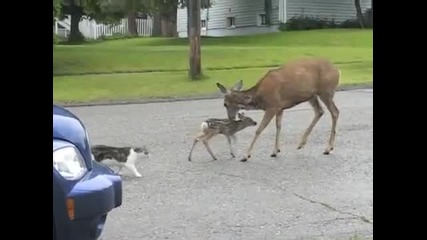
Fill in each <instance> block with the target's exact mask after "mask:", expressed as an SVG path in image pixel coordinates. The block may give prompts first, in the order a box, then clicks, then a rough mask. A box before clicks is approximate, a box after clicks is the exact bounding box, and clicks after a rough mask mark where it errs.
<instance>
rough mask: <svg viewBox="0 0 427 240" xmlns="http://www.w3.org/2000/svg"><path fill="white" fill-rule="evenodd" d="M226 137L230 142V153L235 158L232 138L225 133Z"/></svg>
mask: <svg viewBox="0 0 427 240" xmlns="http://www.w3.org/2000/svg"><path fill="white" fill-rule="evenodd" d="M225 137H226V138H227V142H228V147H229V148H230V154H231V156H232V157H233V158H234V157H235V156H234V153H233V147H232V146H231V138H230V136H227V135H225Z"/></svg>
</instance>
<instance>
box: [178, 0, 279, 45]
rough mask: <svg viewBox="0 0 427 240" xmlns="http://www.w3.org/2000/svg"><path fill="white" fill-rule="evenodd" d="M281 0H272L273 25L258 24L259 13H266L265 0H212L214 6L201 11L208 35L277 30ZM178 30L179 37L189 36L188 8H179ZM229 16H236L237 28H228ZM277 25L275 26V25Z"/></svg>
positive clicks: (245, 33) (244, 33)
mask: <svg viewBox="0 0 427 240" xmlns="http://www.w3.org/2000/svg"><path fill="white" fill-rule="evenodd" d="M279 1H280V0H273V1H272V8H273V9H272V14H271V23H272V25H273V26H270V27H267V26H257V23H258V14H260V13H264V1H263V0H212V7H211V8H210V9H204V10H202V12H201V19H202V20H207V21H206V24H207V26H206V29H202V31H201V34H202V35H207V36H231V35H247V34H256V33H266V32H275V31H277V24H278V23H279ZM177 14H178V21H177V30H178V34H179V37H187V10H186V9H185V8H184V9H178V13H177ZM227 17H235V24H236V27H235V28H227ZM274 25H275V26H274Z"/></svg>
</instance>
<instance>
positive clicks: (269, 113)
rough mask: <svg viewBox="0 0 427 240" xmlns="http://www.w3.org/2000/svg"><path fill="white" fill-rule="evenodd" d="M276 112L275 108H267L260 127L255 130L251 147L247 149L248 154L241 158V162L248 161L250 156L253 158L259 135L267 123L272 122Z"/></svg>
mask: <svg viewBox="0 0 427 240" xmlns="http://www.w3.org/2000/svg"><path fill="white" fill-rule="evenodd" d="M275 114H276V111H275V110H271V109H269V110H266V111H265V113H264V117H263V118H262V120H261V123H260V124H259V126H258V129H257V130H256V132H255V137H254V138H253V140H252V142H251V145H250V146H249V149H248V150H247V151H246V155H245V156H244V157H243V158H242V159H241V160H240V161H241V162H246V161H247V160H248V159H249V158H251V153H252V149H253V148H254V145H255V142H256V140H257V139H258V137H259V135H260V134H261V133H262V131H263V130H264V129H265V127H267V125H268V124H269V123H270V121H271V119H272V118H273V117H274V115H275Z"/></svg>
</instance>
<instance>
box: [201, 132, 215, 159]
mask: <svg viewBox="0 0 427 240" xmlns="http://www.w3.org/2000/svg"><path fill="white" fill-rule="evenodd" d="M213 136H215V135H214V134H209V135H207V136H206V137H205V138H204V139H203V140H202V142H203V145H205V147H206V149H207V150H208V152H209V154H210V155H211V157H212V158H213V160H217V158H216V157H215V155H214V154H213V152H212V150H211V148H210V147H209V143H208V141H209V139H211V138H212V137H213Z"/></svg>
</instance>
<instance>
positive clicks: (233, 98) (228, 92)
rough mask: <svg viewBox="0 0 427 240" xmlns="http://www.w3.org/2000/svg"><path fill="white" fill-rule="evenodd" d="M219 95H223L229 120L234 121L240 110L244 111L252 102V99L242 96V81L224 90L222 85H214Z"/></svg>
mask: <svg viewBox="0 0 427 240" xmlns="http://www.w3.org/2000/svg"><path fill="white" fill-rule="evenodd" d="M216 86H217V87H218V88H219V90H220V91H221V93H223V94H224V107H225V108H226V109H227V115H228V118H229V119H235V118H236V115H237V113H238V112H239V110H241V109H246V108H247V105H248V104H249V103H250V102H251V101H252V97H251V96H248V95H245V94H243V93H242V92H241V91H240V90H241V89H242V87H243V81H242V80H240V81H238V82H237V83H236V84H235V85H234V86H233V87H232V88H230V89H226V88H225V87H224V86H223V85H222V84H220V83H216Z"/></svg>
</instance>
